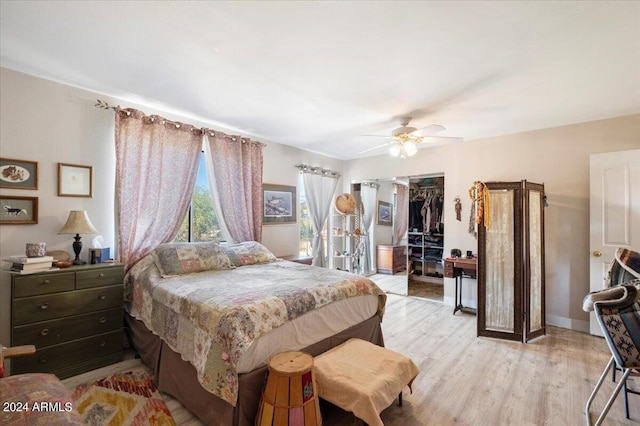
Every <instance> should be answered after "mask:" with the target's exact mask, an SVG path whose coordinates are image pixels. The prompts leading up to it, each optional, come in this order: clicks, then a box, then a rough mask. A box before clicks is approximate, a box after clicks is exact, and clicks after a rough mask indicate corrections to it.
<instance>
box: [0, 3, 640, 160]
mask: <svg viewBox="0 0 640 426" xmlns="http://www.w3.org/2000/svg"><path fill="white" fill-rule="evenodd" d="M0 53H1V58H0V64H1V65H2V66H3V67H7V68H10V69H15V70H18V71H22V72H26V73H30V74H34V75H37V76H40V77H44V78H48V79H51V80H55V81H59V82H63V83H66V84H70V85H73V86H77V87H81V88H84V89H88V90H92V91H96V92H99V93H103V94H106V95H110V96H114V97H117V98H121V99H124V100H125V101H127V100H128V101H130V102H135V103H138V104H142V105H147V106H149V107H153V108H159V109H162V110H164V111H167V112H169V113H173V114H180V115H182V116H183V117H185V118H186V119H188V118H192V119H197V120H201V121H205V122H207V123H209V124H211V125H213V126H218V127H220V126H221V127H223V128H225V129H228V130H230V131H234V132H239V133H241V134H243V135H248V136H252V137H255V138H258V139H261V140H266V141H273V142H278V143H283V144H287V145H293V146H298V147H301V148H304V149H308V150H312V151H315V152H319V153H323V154H326V155H329V156H333V157H337V158H342V159H348V158H355V157H357V156H358V153H359V152H361V151H363V150H365V149H368V148H371V147H373V146H376V145H379V144H380V143H381V142H382V143H384V142H385V139H380V138H371V137H362V136H360V135H364V134H381V135H387V134H390V133H391V130H392V129H393V128H395V127H397V125H398V117H402V116H407V115H410V116H413V117H415V119H414V121H413V122H412V123H411V124H412V125H414V126H416V127H423V126H426V125H428V124H431V123H438V124H441V125H443V126H445V127H446V130H445V131H444V132H441V133H439V135H442V136H458V137H463V138H465V139H466V140H472V139H478V138H484V137H490V136H497V135H503V134H509V133H515V132H521V131H527V130H533V129H539V128H546V127H553V126H559V125H565V124H571V123H579V122H584V121H590V120H596V119H603V118H610V117H616V116H622V115H628V114H635V113H640V2H637V1H630V2H609V1H607V2H594V1H589V2H574V1H559V2H555V1H542V2H537V1H526V2H515V1H512V2H481V1H476V2H466V1H465V2H452V1H447V2H435V1H434V2H380V1H377V2H369V1H352V2H337V1H336V2H292V1H285V2H266V1H265V2H253V1H245V2H204V1H200V2H195V1H194V2H169V1H162V2H161V1H151V2H141V1H135V2H134V1H131V2H121V1H119V2H109V1H85V2H79V1H63V2H60V1H48V2H44V1H42V2H36V1H24V2H23V1H5V0H3V1H1V2H0ZM122 106H123V107H125V106H127V105H126V104H125V103H123V104H122ZM185 121H188V120H185ZM423 145H424V144H423ZM384 152H385V151H384V148H381V149H380V150H374V151H370V152H368V153H367V155H377V154H383V153H384Z"/></svg>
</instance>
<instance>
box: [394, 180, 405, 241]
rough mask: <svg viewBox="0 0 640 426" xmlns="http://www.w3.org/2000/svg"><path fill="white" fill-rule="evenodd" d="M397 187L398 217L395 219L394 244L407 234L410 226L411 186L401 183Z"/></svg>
mask: <svg viewBox="0 0 640 426" xmlns="http://www.w3.org/2000/svg"><path fill="white" fill-rule="evenodd" d="M394 185H395V187H396V217H395V218H394V220H393V244H399V243H400V241H402V239H403V238H405V237H406V236H407V231H408V228H409V188H408V187H407V186H405V185H401V184H399V183H396V184H394Z"/></svg>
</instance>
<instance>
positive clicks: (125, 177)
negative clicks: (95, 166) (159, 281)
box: [115, 109, 202, 269]
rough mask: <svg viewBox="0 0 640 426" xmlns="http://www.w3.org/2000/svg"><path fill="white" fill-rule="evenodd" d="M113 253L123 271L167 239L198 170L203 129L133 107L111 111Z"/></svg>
mask: <svg viewBox="0 0 640 426" xmlns="http://www.w3.org/2000/svg"><path fill="white" fill-rule="evenodd" d="M115 141H116V196H117V200H116V208H117V213H116V215H117V218H118V253H119V256H120V261H121V262H123V263H124V264H125V267H126V268H127V269H128V268H130V267H131V266H133V265H134V264H135V263H136V262H137V261H138V260H140V259H141V258H142V257H144V256H145V255H146V254H148V253H149V252H151V250H153V249H154V248H155V247H156V246H157V245H159V244H162V243H166V242H169V241H172V240H173V238H174V237H175V236H176V234H177V233H178V230H179V229H180V225H181V224H182V220H183V219H184V216H185V214H186V212H187V209H188V207H189V203H190V201H191V196H192V194H193V188H194V186H195V180H196V176H197V172H198V159H199V153H200V151H201V149H202V131H201V130H200V129H196V128H194V127H193V126H190V125H187V124H182V123H176V122H173V121H169V120H166V119H164V118H162V117H159V116H155V115H153V116H147V115H145V114H144V113H142V112H141V111H138V110H134V109H126V110H121V109H116V120H115Z"/></svg>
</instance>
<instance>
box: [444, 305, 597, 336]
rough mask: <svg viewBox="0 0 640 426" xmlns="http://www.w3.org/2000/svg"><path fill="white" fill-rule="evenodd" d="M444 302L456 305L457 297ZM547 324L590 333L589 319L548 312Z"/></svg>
mask: <svg viewBox="0 0 640 426" xmlns="http://www.w3.org/2000/svg"><path fill="white" fill-rule="evenodd" d="M443 303H444V304H445V305H447V306H451V307H453V306H455V299H454V298H453V297H451V296H445V297H444V299H443ZM462 304H463V305H464V306H469V307H472V308H473V307H475V301H472V300H469V301H467V300H462ZM545 318H546V320H547V325H551V326H554V327H560V328H567V329H569V330H574V331H580V332H582V333H589V321H585V320H577V319H573V318H566V317H561V316H558V315H550V314H547V315H546V316H545Z"/></svg>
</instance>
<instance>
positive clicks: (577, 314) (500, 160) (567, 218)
mask: <svg viewBox="0 0 640 426" xmlns="http://www.w3.org/2000/svg"><path fill="white" fill-rule="evenodd" d="M634 148H640V115H633V116H626V117H619V118H614V119H609V120H601V121H594V122H589V123H582V124H576V125H571V126H563V127H556V128H551V129H543V130H536V131H531V132H526V133H520V134H514V135H507V136H501V137H495V138H487V139H482V140H474V141H468V142H463V143H458V144H451V145H445V146H438V147H433V148H425V149H421V150H419V151H418V154H417V155H416V156H415V157H411V158H409V159H406V160H401V159H394V158H391V157H389V156H388V155H382V156H378V157H372V158H367V159H360V160H352V161H346V162H345V167H344V176H343V179H344V181H345V182H349V181H351V180H356V181H358V180H362V179H373V178H389V177H393V176H415V175H422V174H432V173H444V175H445V211H444V214H445V254H447V253H449V251H450V250H451V249H452V248H460V249H461V250H462V252H463V253H464V252H465V251H466V250H473V251H474V252H476V248H477V244H476V240H475V239H474V237H473V236H471V235H470V234H468V233H467V228H468V220H469V209H470V201H469V197H468V195H467V190H468V188H469V186H471V184H472V183H473V182H474V181H476V180H481V181H519V180H522V179H526V180H528V181H531V182H539V183H544V184H545V191H546V194H547V196H548V201H549V207H548V208H547V209H545V226H546V229H545V231H546V232H545V249H546V291H547V298H546V299H547V301H546V308H547V321H548V322H549V324H552V325H559V326H562V327H567V328H574V329H578V330H583V331H588V318H589V317H588V315H587V314H586V313H584V312H582V309H581V306H582V298H583V297H584V296H585V295H586V294H587V293H588V292H589V263H588V256H589V155H590V154H594V153H600V152H611V151H622V150H628V149H634ZM456 196H459V197H460V199H461V200H462V206H463V214H462V221H461V222H458V221H456V219H455V209H454V201H453V199H454V198H455V197H456ZM473 287H474V286H467V285H465V287H464V290H463V291H464V294H465V299H467V298H468V299H469V300H465V304H469V305H472V306H475V300H476V294H475V291H474V292H470V289H472V288H473ZM453 290H454V287H453V280H451V279H446V281H445V303H447V304H450V305H453ZM467 296H468V297H467Z"/></svg>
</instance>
